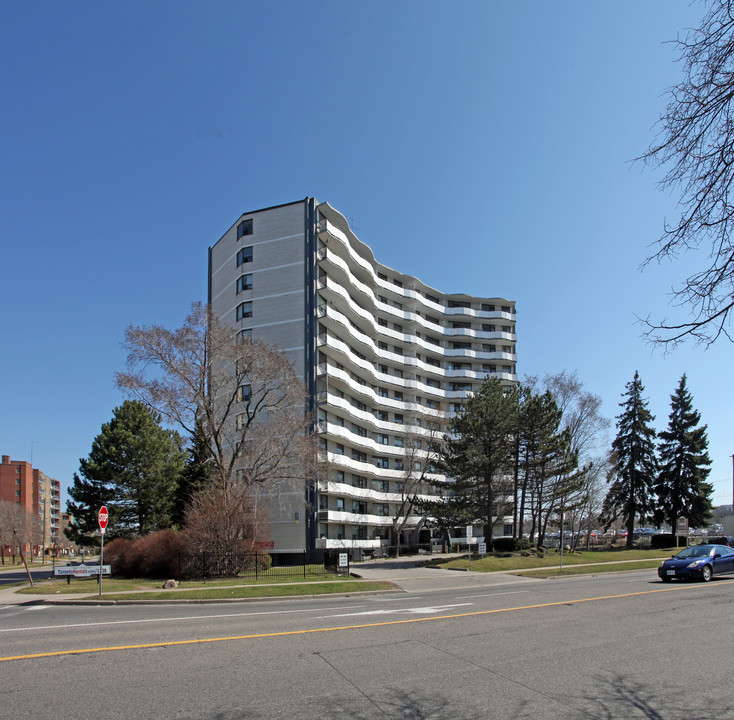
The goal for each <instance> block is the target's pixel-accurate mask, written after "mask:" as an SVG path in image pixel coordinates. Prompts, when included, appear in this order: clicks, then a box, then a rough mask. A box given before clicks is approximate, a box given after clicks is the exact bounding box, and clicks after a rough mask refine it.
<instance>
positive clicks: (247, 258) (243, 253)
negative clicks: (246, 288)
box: [237, 245, 252, 267]
mask: <svg viewBox="0 0 734 720" xmlns="http://www.w3.org/2000/svg"><path fill="white" fill-rule="evenodd" d="M248 262H252V245H250V246H248V247H243V248H242V249H241V250H240V251H239V252H238V253H237V267H239V266H240V265H242V264H243V263H248Z"/></svg>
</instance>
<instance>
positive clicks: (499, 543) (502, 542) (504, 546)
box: [492, 537, 520, 552]
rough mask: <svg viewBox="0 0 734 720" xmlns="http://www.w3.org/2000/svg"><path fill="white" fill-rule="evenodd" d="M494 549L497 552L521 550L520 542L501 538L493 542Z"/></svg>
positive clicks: (509, 538) (510, 538)
mask: <svg viewBox="0 0 734 720" xmlns="http://www.w3.org/2000/svg"><path fill="white" fill-rule="evenodd" d="M492 549H493V550H494V551H495V552H513V551H514V550H519V549H520V548H519V542H518V541H517V539H516V538H512V537H499V538H495V539H494V540H492Z"/></svg>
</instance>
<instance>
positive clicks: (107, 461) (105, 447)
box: [67, 400, 185, 544]
mask: <svg viewBox="0 0 734 720" xmlns="http://www.w3.org/2000/svg"><path fill="white" fill-rule="evenodd" d="M159 422H160V417H159V416H158V415H156V414H154V413H153V412H152V411H151V410H149V409H148V408H147V407H146V406H145V405H143V404H142V403H141V402H137V401H131V400H126V401H125V402H124V403H123V404H122V405H121V406H120V407H117V408H115V410H114V416H113V418H112V420H111V421H110V422H108V423H105V424H104V425H102V430H101V432H100V433H99V435H97V437H96V438H95V439H94V442H93V443H92V449H91V451H90V453H89V457H88V458H86V459H85V458H82V459H81V460H80V461H79V474H75V475H74V482H73V484H72V486H71V487H70V488H69V495H70V496H71V500H69V501H68V503H67V509H68V511H69V512H70V513H71V514H72V515H73V517H74V521H75V524H74V526H73V527H72V528H71V529H70V532H69V533H67V534H68V535H69V537H70V538H71V539H72V540H74V541H76V542H80V543H82V544H92V543H94V542H95V534H96V531H97V512H98V510H99V508H100V506H101V505H106V506H107V508H108V510H109V513H110V519H109V525H108V528H107V532H108V536H109V537H112V538H114V537H118V536H123V537H125V536H128V537H129V536H133V535H144V534H146V533H148V532H152V531H154V530H159V529H161V528H167V527H170V526H171V510H172V507H173V502H174V494H175V492H176V487H177V483H178V477H179V475H180V473H181V470H182V469H183V464H184V458H185V455H184V452H183V451H182V450H181V438H180V437H179V435H178V434H177V433H173V432H169V431H167V430H164V429H163V428H162V427H161V426H160V425H159Z"/></svg>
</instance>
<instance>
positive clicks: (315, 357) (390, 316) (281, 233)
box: [209, 198, 517, 550]
mask: <svg viewBox="0 0 734 720" xmlns="http://www.w3.org/2000/svg"><path fill="white" fill-rule="evenodd" d="M396 241H398V239H397V238H396ZM416 252H420V249H419V248H416ZM453 254H454V255H455V256H460V255H461V248H460V247H454V248H453ZM465 261H469V262H470V261H471V258H469V257H468V256H467V258H465ZM436 262H437V263H438V264H440V263H441V262H444V260H443V259H442V258H440V257H437V258H436ZM488 277H489V278H491V277H492V276H491V274H488ZM209 303H210V305H211V307H212V309H213V311H214V314H215V315H216V316H217V317H218V318H219V319H220V320H221V321H222V322H224V323H227V324H229V325H231V326H232V327H234V328H236V329H237V330H238V331H239V332H240V333H242V334H243V335H245V336H252V337H257V338H260V339H262V340H264V341H265V342H267V343H270V344H273V345H275V346H277V347H279V348H281V349H282V350H283V352H285V353H286V355H287V356H288V357H289V359H290V361H291V363H292V364H293V366H294V368H295V370H296V372H297V374H298V375H299V376H300V377H302V378H303V379H304V382H305V384H306V387H307V390H308V393H309V396H310V403H309V409H312V410H313V413H314V416H315V417H314V421H315V430H316V431H317V432H318V434H319V439H320V443H321V450H322V453H323V457H324V459H325V460H328V463H329V466H330V467H331V468H333V472H332V473H331V476H330V477H329V478H328V479H326V480H323V481H321V482H320V484H316V486H315V487H313V488H312V489H311V488H310V487H309V489H308V490H307V491H305V496H304V495H303V494H298V495H297V496H293V497H290V498H288V499H287V502H286V503H285V504H284V503H283V502H282V498H281V499H280V500H281V502H280V503H279V504H278V505H277V506H276V505H275V504H274V505H273V507H272V508H271V509H270V531H271V536H270V538H267V539H265V540H266V541H269V542H272V543H273V545H274V547H275V548H289V549H295V548H306V549H312V548H327V549H328V548H347V549H363V550H374V549H376V548H379V547H380V546H381V545H389V544H393V543H394V542H395V537H394V536H393V535H394V533H393V521H394V517H395V516H396V513H398V512H399V510H398V507H399V505H400V502H401V493H402V492H403V483H404V481H405V479H406V472H407V470H408V468H406V467H405V463H406V452H405V445H406V444H407V442H408V438H410V439H411V441H412V442H413V443H415V442H416V440H415V439H416V438H418V441H417V442H418V443H420V439H421V438H423V446H422V447H423V448H424V449H423V450H421V451H419V453H418V457H419V458H420V457H425V456H426V451H425V448H426V446H427V442H426V440H427V439H428V438H429V437H430V435H431V433H432V432H434V433H435V431H436V428H439V429H443V428H445V426H446V422H447V420H448V419H449V418H450V417H451V415H452V414H453V413H454V412H455V410H456V407H457V405H459V404H460V403H461V402H462V401H463V400H464V399H465V398H466V397H467V395H468V393H470V392H472V391H473V390H476V389H478V388H479V385H480V384H481V382H482V381H483V380H484V378H485V377H486V376H488V375H490V376H493V377H497V378H499V379H500V380H501V382H503V383H506V384H510V383H514V382H516V380H517V370H516V363H517V354H516V347H515V345H516V337H517V335H516V327H515V325H516V312H515V303H514V302H513V301H511V300H507V299H504V298H498V297H474V296H472V295H466V294H463V293H446V292H443V291H440V290H436V289H435V288H432V287H429V286H428V285H426V284H425V283H423V282H421V281H420V280H418V279H417V278H415V277H413V276H411V275H406V274H403V273H400V272H397V271H396V270H393V269H391V268H389V267H387V266H385V265H382V264H381V263H379V262H377V261H376V260H375V258H374V255H373V253H372V250H371V249H370V248H369V247H368V246H367V245H365V244H364V243H363V242H361V241H360V240H358V239H357V237H356V236H355V234H354V233H353V232H352V230H351V229H350V227H349V224H348V223H347V221H346V219H345V218H344V217H343V216H342V215H341V214H340V213H339V212H337V211H336V210H335V209H334V208H332V207H331V206H330V205H328V204H327V203H318V202H317V201H316V200H315V199H314V198H306V199H304V200H300V201H298V202H294V203H289V204H286V205H278V206H275V207H269V208H264V209H261V210H254V211H252V212H248V213H245V214H244V215H242V216H241V217H240V218H239V219H238V220H237V222H236V223H235V224H234V225H232V227H231V228H230V229H229V230H228V231H227V232H226V233H225V234H224V235H223V236H222V237H221V238H220V240H219V241H218V242H217V243H216V244H215V245H214V246H213V247H210V248H209ZM434 477H435V475H434ZM438 477H439V479H440V478H441V476H438ZM444 479H445V478H444ZM507 521H508V519H507V518H497V521H496V522H497V525H498V528H499V529H500V534H502V533H503V532H505V528H506V523H507ZM510 522H511V519H510ZM429 535H430V533H429V532H428V531H427V530H425V529H424V528H423V518H422V516H421V515H420V514H418V513H416V514H414V515H411V516H410V518H409V520H408V522H407V523H406V525H405V531H404V533H403V539H402V540H403V542H407V543H417V542H419V541H421V542H425V541H426V540H428V539H429Z"/></svg>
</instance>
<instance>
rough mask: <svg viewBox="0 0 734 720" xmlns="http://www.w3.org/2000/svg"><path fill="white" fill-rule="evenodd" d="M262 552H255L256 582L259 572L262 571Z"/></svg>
mask: <svg viewBox="0 0 734 720" xmlns="http://www.w3.org/2000/svg"><path fill="white" fill-rule="evenodd" d="M259 566H260V551H259V550H255V580H257V578H258V570H259V569H260V567H259Z"/></svg>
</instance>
